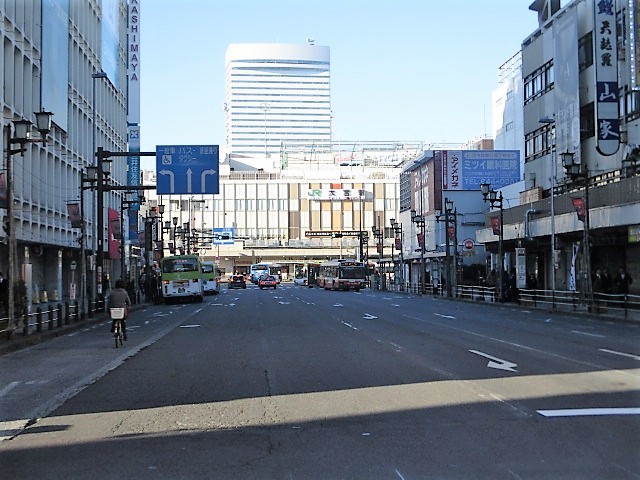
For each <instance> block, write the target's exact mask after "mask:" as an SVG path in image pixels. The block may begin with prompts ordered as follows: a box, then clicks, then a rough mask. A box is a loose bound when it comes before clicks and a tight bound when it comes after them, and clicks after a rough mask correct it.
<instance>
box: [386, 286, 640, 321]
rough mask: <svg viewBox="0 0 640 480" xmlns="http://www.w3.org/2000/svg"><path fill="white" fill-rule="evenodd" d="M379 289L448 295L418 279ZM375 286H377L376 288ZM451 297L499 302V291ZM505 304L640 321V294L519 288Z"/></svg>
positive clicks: (477, 289)
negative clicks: (591, 296)
mask: <svg viewBox="0 0 640 480" xmlns="http://www.w3.org/2000/svg"><path fill="white" fill-rule="evenodd" d="M384 287H386V288H378V290H385V291H389V292H397V293H409V294H416V295H419V294H421V293H423V294H427V295H434V296H441V297H445V296H447V294H448V292H447V290H446V288H445V287H443V286H442V285H439V286H437V287H434V286H432V285H425V287H426V288H425V289H423V288H422V285H421V284H420V283H418V282H413V283H412V282H407V283H402V284H400V283H395V282H387V283H386V284H385V285H384ZM375 289H376V288H374V290H375ZM452 298H455V299H461V300H466V301H472V302H485V303H500V302H501V300H500V299H499V298H498V292H497V290H496V288H495V287H493V286H485V285H457V286H456V288H455V291H454V292H452ZM502 302H506V303H517V304H519V305H520V306H522V307H528V308H540V309H547V310H550V311H558V312H574V313H580V312H588V313H592V314H597V315H602V316H609V317H615V318H624V319H631V320H640V295H635V294H626V295H625V294H615V293H612V294H607V293H595V294H594V299H593V301H592V302H590V301H589V300H588V299H587V297H586V295H585V294H584V293H583V292H575V291H568V290H542V289H527V288H523V289H518V291H517V294H516V297H515V298H511V299H509V300H503V301H502Z"/></svg>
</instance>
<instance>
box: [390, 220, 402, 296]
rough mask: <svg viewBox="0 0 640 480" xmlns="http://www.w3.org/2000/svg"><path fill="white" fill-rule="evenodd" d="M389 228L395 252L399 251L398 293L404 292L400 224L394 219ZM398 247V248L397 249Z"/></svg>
mask: <svg viewBox="0 0 640 480" xmlns="http://www.w3.org/2000/svg"><path fill="white" fill-rule="evenodd" d="M391 228H393V233H394V237H395V248H396V250H400V253H398V259H399V262H400V268H399V269H398V274H399V275H400V291H404V255H403V253H402V246H403V240H404V238H403V232H402V224H401V223H399V222H396V219H395V218H392V219H391ZM398 245H399V246H400V248H398Z"/></svg>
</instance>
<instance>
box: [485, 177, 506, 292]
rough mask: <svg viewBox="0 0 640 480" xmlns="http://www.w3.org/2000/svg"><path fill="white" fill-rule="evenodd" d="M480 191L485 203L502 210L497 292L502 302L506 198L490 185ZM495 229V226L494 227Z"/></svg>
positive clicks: (487, 184)
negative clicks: (504, 208)
mask: <svg viewBox="0 0 640 480" xmlns="http://www.w3.org/2000/svg"><path fill="white" fill-rule="evenodd" d="M480 191H481V192H482V199H483V200H484V201H485V202H487V201H488V202H489V204H490V205H491V208H499V209H500V225H499V227H500V229H499V233H498V235H499V237H498V238H499V240H498V262H499V264H498V285H497V291H498V298H499V299H500V301H503V300H504V293H505V292H504V282H503V279H504V259H503V254H504V251H503V242H504V225H503V223H504V214H503V205H504V198H503V197H502V192H500V195H499V196H498V192H496V191H495V190H494V189H492V188H491V184H490V183H481V184H480ZM492 227H493V225H492ZM494 233H495V229H494Z"/></svg>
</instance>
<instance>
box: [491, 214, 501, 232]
mask: <svg viewBox="0 0 640 480" xmlns="http://www.w3.org/2000/svg"><path fill="white" fill-rule="evenodd" d="M491 228H492V229H493V234H494V235H500V217H491Z"/></svg>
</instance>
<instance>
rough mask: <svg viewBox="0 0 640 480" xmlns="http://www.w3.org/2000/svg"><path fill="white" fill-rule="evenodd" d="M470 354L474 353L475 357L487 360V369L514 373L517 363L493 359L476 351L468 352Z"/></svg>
mask: <svg viewBox="0 0 640 480" xmlns="http://www.w3.org/2000/svg"><path fill="white" fill-rule="evenodd" d="M469 351H470V352H471V353H475V354H476V355H480V356H481V357H484V358H488V359H489V360H491V361H490V362H489V363H487V367H489V368H497V369H498V370H508V371H509V372H516V371H517V370H516V368H515V367H517V366H518V364H517V363H513V362H509V361H508V360H502V359H501V358H497V357H493V356H491V355H489V354H488V353H484V352H479V351H478V350H469Z"/></svg>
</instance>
